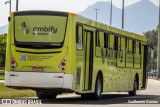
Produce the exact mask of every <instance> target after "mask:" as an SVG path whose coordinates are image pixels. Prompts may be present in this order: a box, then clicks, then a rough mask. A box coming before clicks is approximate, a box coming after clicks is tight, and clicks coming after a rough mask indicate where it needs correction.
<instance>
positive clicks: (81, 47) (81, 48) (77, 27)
mask: <svg viewBox="0 0 160 107" xmlns="http://www.w3.org/2000/svg"><path fill="white" fill-rule="evenodd" d="M79 27H82V32H81V33H82V37H80V35H79V34H78V33H79ZM83 33H84V29H83V25H79V24H76V49H77V50H83V35H84V34H83ZM77 37H78V39H79V37H80V38H81V40H80V42H81V43H80V44H79V43H77V42H78V40H77ZM78 45H81V46H80V48H79V47H78Z"/></svg>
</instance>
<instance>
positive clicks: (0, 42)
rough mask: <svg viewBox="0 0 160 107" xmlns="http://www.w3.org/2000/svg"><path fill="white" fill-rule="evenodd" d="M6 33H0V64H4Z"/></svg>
mask: <svg viewBox="0 0 160 107" xmlns="http://www.w3.org/2000/svg"><path fill="white" fill-rule="evenodd" d="M6 42H7V34H3V35H0V66H2V67H4V66H5V56H6Z"/></svg>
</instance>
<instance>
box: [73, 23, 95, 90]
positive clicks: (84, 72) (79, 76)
mask: <svg viewBox="0 0 160 107" xmlns="http://www.w3.org/2000/svg"><path fill="white" fill-rule="evenodd" d="M76 29H77V30H76V36H77V37H76V44H77V73H76V85H78V86H77V87H79V85H81V86H82V90H83V91H85V90H91V86H92V73H93V31H89V30H84V29H83V25H77V27H76ZM81 80H82V81H81Z"/></svg>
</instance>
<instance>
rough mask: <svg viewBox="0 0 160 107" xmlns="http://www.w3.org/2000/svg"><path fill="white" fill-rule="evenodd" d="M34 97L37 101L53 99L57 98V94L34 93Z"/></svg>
mask: <svg viewBox="0 0 160 107" xmlns="http://www.w3.org/2000/svg"><path fill="white" fill-rule="evenodd" d="M36 95H37V97H38V98H39V99H55V98H56V97H57V93H51V92H48V93H47V92H46V91H36Z"/></svg>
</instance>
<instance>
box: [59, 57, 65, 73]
mask: <svg viewBox="0 0 160 107" xmlns="http://www.w3.org/2000/svg"><path fill="white" fill-rule="evenodd" d="M59 68H60V69H61V70H62V71H63V72H64V71H65V68H66V56H65V57H64V58H63V60H62V62H61V63H60V65H59Z"/></svg>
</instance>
